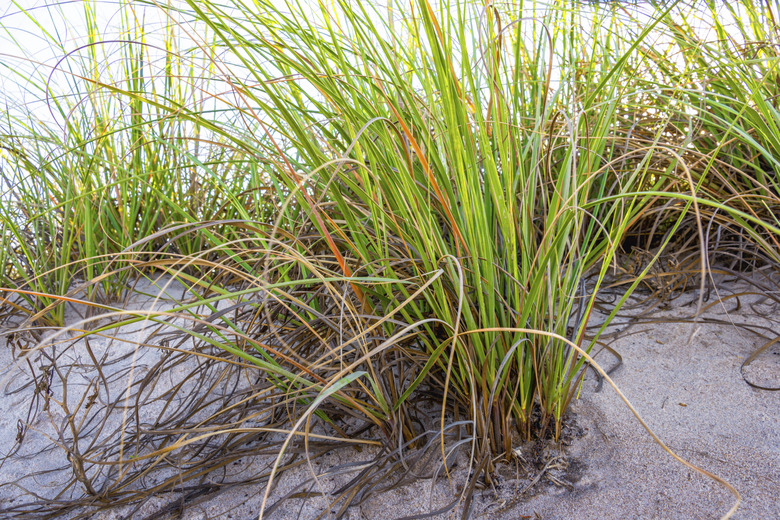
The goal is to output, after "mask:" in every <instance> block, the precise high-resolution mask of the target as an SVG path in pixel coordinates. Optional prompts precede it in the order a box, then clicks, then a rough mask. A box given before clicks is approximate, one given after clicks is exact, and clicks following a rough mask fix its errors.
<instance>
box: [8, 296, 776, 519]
mask: <svg viewBox="0 0 780 520" xmlns="http://www.w3.org/2000/svg"><path fill="white" fill-rule="evenodd" d="M738 290H742V289H739V288H738V287H737V286H733V287H731V290H730V291H723V290H721V295H722V296H723V295H725V294H728V293H729V292H735V291H738ZM692 298H693V296H686V297H685V298H681V299H680V300H676V301H675V302H674V304H673V305H674V307H673V308H672V309H671V310H668V311H656V312H654V313H653V315H652V318H654V319H665V318H675V317H681V316H687V315H690V314H691V313H692V312H693V310H694V308H695V305H690V302H691V300H692ZM686 302H687V303H688V304H686ZM739 303H740V305H741V308H740V309H738V310H737V309H735V307H736V300H735V299H730V300H727V301H726V302H725V303H724V304H723V306H720V305H716V306H713V307H711V308H710V309H709V310H708V311H707V312H706V314H705V315H704V316H703V317H702V323H700V324H699V325H698V327H699V331H698V333H697V334H696V335H695V336H694V337H693V339H692V341H691V342H690V344H688V343H687V340H688V338H689V336H690V333H691V330H692V327H694V325H692V324H690V323H673V322H663V323H645V324H641V323H640V324H636V325H632V326H631V327H629V328H628V329H625V330H621V332H620V333H619V334H616V336H615V339H614V341H613V342H612V343H611V346H612V348H614V349H615V350H616V351H618V352H619V353H620V355H621V356H622V357H623V365H622V366H621V367H620V368H619V369H618V370H617V371H616V372H614V374H613V376H614V381H615V382H616V383H617V385H619V387H620V389H621V390H622V391H623V392H624V394H625V395H626V396H627V397H628V398H629V400H630V401H631V402H632V403H633V405H634V406H635V407H636V409H637V410H638V411H639V413H640V414H641V415H642V417H643V418H644V419H645V420H646V421H647V423H648V424H649V425H650V427H651V428H653V430H654V431H655V432H656V433H657V434H658V435H659V436H660V437H661V439H662V440H664V441H665V442H666V443H667V444H668V445H669V446H670V447H671V448H672V449H673V450H675V451H676V452H677V453H678V454H679V455H680V456H682V457H683V458H685V459H687V460H689V461H690V462H692V463H694V464H696V465H698V466H700V467H702V468H704V469H706V470H707V471H710V472H713V473H715V474H717V475H718V476H720V477H722V478H724V479H725V480H727V481H728V482H730V483H731V484H732V485H733V486H735V487H736V488H737V490H738V491H739V492H740V493H741V494H742V498H743V501H742V504H741V506H740V509H739V511H738V513H737V514H736V515H735V517H734V518H740V519H745V520H747V519H774V518H780V500H779V498H780V392H769V391H763V390H757V389H754V388H751V387H750V386H749V385H747V384H746V383H745V382H744V381H743V379H742V376H741V374H740V366H741V364H742V363H743V361H744V360H745V359H746V358H747V356H749V355H750V354H751V352H753V351H754V350H755V349H756V348H758V347H759V346H761V345H762V344H763V343H764V342H765V341H766V339H764V338H762V337H760V336H758V335H756V334H753V333H750V332H748V331H746V330H744V328H741V327H738V326H735V325H732V324H730V323H729V320H731V321H733V322H734V323H735V324H748V325H753V326H758V327H764V329H756V330H757V331H758V332H760V333H762V334H764V335H765V336H767V337H771V338H774V337H775V336H777V335H778V334H780V328H779V327H778V325H777V323H775V322H774V321H770V320H768V319H765V318H762V317H761V315H762V314H765V315H766V316H769V317H772V318H774V317H775V316H780V314H779V313H777V312H776V311H777V309H776V308H775V307H774V306H773V305H770V304H768V303H766V302H761V300H760V297H759V296H755V295H748V296H743V297H741V298H740V301H739ZM138 305H143V304H138ZM724 307H725V309H724ZM726 310H728V311H729V312H728V313H727V312H726ZM73 318H74V316H71V319H73ZM716 322H718V323H716ZM613 329H614V328H613ZM123 333H124V334H135V335H136V336H137V335H138V333H137V332H132V331H123ZM607 341H612V340H611V339H610V340H607ZM122 345H123V344H121V343H116V342H111V341H109V340H107V339H106V340H94V341H93V344H92V346H93V348H94V349H96V350H101V351H109V352H111V356H120V354H123V353H127V352H125V351H126V350H127V349H132V347H129V346H127V345H126V344H125V345H124V346H122ZM69 355H73V356H76V357H78V356H79V355H83V352H80V351H79V350H78V349H75V350H73V352H72V353H71V354H69ZM139 355H140V356H141V357H139V358H136V360H135V363H136V366H137V367H141V366H142V365H144V364H149V363H153V362H154V360H155V356H158V355H159V354H158V353H155V351H154V350H150V351H149V352H139ZM597 360H601V362H602V363H604V364H605V365H606V366H610V365H611V363H612V361H613V358H612V357H611V356H610V355H609V354H608V353H607V352H602V353H601V354H599V355H598V357H597ZM128 363H131V358H127V359H126V360H125V361H123V362H121V363H116V364H115V365H112V366H113V370H121V369H126V368H127V367H128ZM0 366H2V367H4V368H3V370H2V372H0V373H1V374H3V377H6V376H8V375H9V374H12V375H11V379H10V386H8V387H7V388H10V389H13V388H18V387H19V385H20V384H21V383H23V378H24V377H29V370H26V369H25V367H24V366H23V365H22V366H21V368H18V367H17V366H16V365H14V362H13V359H12V357H11V352H10V349H9V348H7V347H5V348H4V347H3V346H1V345H0ZM745 374H746V376H748V377H750V378H751V380H752V381H754V382H756V383H760V384H765V385H767V386H780V345H775V346H773V347H771V348H769V349H768V350H767V351H766V352H764V354H762V355H761V356H760V357H759V358H757V359H756V360H755V361H754V362H753V364H752V365H751V366H750V367H748V369H747V370H746V371H745ZM89 377H90V376H89V374H77V375H74V376H73V378H72V379H69V381H73V384H74V385H75V384H77V383H78V382H79V381H80V382H81V384H83V383H84V381H88V380H89ZM69 384H71V383H70V382H69ZM595 386H596V381H595V379H594V378H593V376H592V375H588V377H587V378H586V382H585V384H584V387H583V393H582V398H581V400H580V401H578V402H576V403H575V404H574V405H573V407H572V412H573V413H574V417H575V424H574V425H573V426H572V427H571V428H570V429H571V430H572V431H574V432H575V433H576V432H577V431H578V430H579V431H581V432H582V433H583V435H581V436H575V437H574V438H573V439H572V442H571V446H569V447H568V448H566V464H567V465H568V469H565V468H563V467H560V468H558V469H556V470H555V471H551V472H550V473H549V475H550V476H552V477H553V478H555V479H558V480H559V481H561V482H564V483H570V484H569V485H568V486H559V485H553V484H552V483H550V482H548V475H543V476H542V478H541V479H540V482H539V483H538V484H537V485H536V486H534V487H532V488H531V489H530V490H529V491H528V492H527V493H526V494H524V495H522V496H521V495H518V494H517V493H516V492H517V490H518V489H522V488H524V487H526V485H527V484H528V483H529V482H530V481H531V480H533V478H534V477H535V476H536V474H538V473H534V472H533V471H532V472H531V473H530V474H526V472H524V471H523V470H522V469H518V468H519V466H515V465H504V466H501V467H500V468H499V471H498V474H499V478H498V479H497V480H498V484H497V487H496V488H486V489H482V490H478V491H477V492H476V493H475V503H474V509H473V517H474V518H479V517H482V518H499V519H516V518H536V517H535V515H539V516H538V517H539V518H544V519H569V518H571V519H575V518H576V519H590V518H592V519H629V518H637V519H640V518H641V519H650V518H658V519H677V518H679V519H694V518H718V517H720V516H721V515H722V514H724V513H725V512H726V511H728V509H729V508H730V507H731V505H732V503H733V498H732V497H731V495H730V494H729V493H728V492H727V491H726V490H725V489H724V488H723V487H721V486H720V485H718V484H716V483H715V482H713V481H711V480H709V479H707V478H705V477H702V476H701V475H698V474H696V473H694V472H693V471H691V470H689V469H687V468H685V467H683V466H682V465H681V464H679V463H677V462H676V461H674V460H673V459H672V458H671V457H670V456H668V455H667V454H666V453H664V452H663V451H662V450H661V449H660V448H659V447H658V446H657V445H656V444H655V443H654V442H653V441H652V439H651V438H650V436H649V435H648V434H647V433H646V432H645V431H644V430H643V429H642V427H641V426H640V424H639V423H638V421H637V420H636V419H635V418H634V417H633V416H632V415H631V412H630V411H629V410H628V408H627V407H626V406H625V405H624V404H623V402H622V401H621V400H620V399H619V398H618V396H617V394H616V393H615V392H614V391H613V390H612V389H611V388H610V387H609V386H608V385H606V384H605V385H604V387H603V388H602V389H601V391H600V392H595V391H594V389H595ZM5 390H6V388H5V387H4V388H0V391H5ZM60 390H61V389H60ZM60 390H58V389H56V388H55V389H54V391H55V394H56V392H57V391H60ZM120 391H121V390H120V389H117V393H119V392H120ZM29 399H30V392H29V391H27V392H21V393H17V394H8V393H4V394H0V446H2V453H3V454H5V453H8V451H9V450H10V449H11V448H12V447H13V446H14V445H15V439H16V436H17V424H18V421H19V420H21V421H26V420H27V409H28V405H29ZM55 412H56V411H55ZM58 420H59V421H61V420H62V417H61V416H58V415H57V413H52V415H50V416H49V415H47V414H39V416H38V417H37V418H36V419H34V420H33V421H32V422H31V423H32V424H31V426H32V429H30V430H29V431H28V432H27V433H26V435H25V439H24V442H23V443H22V447H21V449H20V450H19V452H18V453H17V456H16V457H14V458H12V459H9V460H8V461H6V463H5V464H4V465H3V466H2V467H1V468H0V484H7V483H9V482H13V481H14V480H16V479H18V478H20V477H24V476H25V475H28V476H29V475H31V474H32V473H34V472H36V471H42V470H51V469H54V468H58V467H62V468H64V469H63V472H64V473H61V474H58V473H56V472H55V473H50V474H47V475H46V476H43V477H40V478H33V479H28V480H27V483H28V485H32V486H37V487H38V491H39V492H41V493H42V494H44V495H46V496H53V494H52V493H54V492H55V489H56V483H57V482H58V481H60V479H61V478H62V477H63V476H64V475H66V474H67V470H68V468H69V463H68V462H67V459H66V458H65V456H64V454H63V453H62V450H59V449H57V448H55V449H53V450H52V451H50V452H48V453H46V454H45V455H43V456H36V457H33V458H28V459H25V458H20V456H22V455H25V454H28V455H30V454H35V453H37V452H39V451H40V450H41V449H42V448H44V447H45V446H47V445H50V444H51V441H50V440H49V439H48V438H47V435H49V436H50V435H52V433H53V431H54V430H53V429H52V422H54V423H56V422H57V421H58ZM373 455H374V453H372V452H371V450H364V451H363V452H362V453H357V452H356V451H355V450H339V451H335V452H333V453H331V454H329V455H327V456H325V457H323V458H320V459H318V460H317V461H315V465H314V467H315V469H316V470H317V471H319V472H325V471H327V470H328V468H330V467H333V466H338V465H340V464H346V463H350V462H356V461H361V460H363V461H365V460H369V459H371V457H372V456H373ZM268 463H269V458H268V457H265V458H263V457H257V458H256V460H242V461H241V462H240V464H237V468H236V471H249V470H251V469H253V468H258V467H265V466H267V465H268ZM453 476H454V478H453V484H452V485H453V486H455V487H457V486H458V485H460V484H462V482H463V481H464V479H465V476H466V467H465V464H461V465H460V466H458V467H457V468H456V469H455V471H454V474H453ZM308 477H309V470H308V469H307V468H300V469H298V470H295V471H292V472H290V473H289V474H288V475H286V476H285V477H284V478H282V479H281V481H280V483H279V487H278V488H277V489H276V490H275V493H274V496H281V494H283V493H285V492H286V491H287V490H291V489H293V488H295V486H296V485H298V484H299V483H301V482H303V481H305V480H306V479H307V478H308ZM347 480H348V477H346V476H337V477H327V476H323V477H322V478H321V479H320V481H321V485H322V486H323V489H324V490H326V491H328V490H332V489H334V487H333V486H335V485H337V484H343V483H345V482H346V481H347ZM30 483H32V484H30ZM52 486H55V487H52ZM452 489H453V488H452V487H451V485H450V484H448V483H447V481H446V480H445V479H439V480H437V481H436V482H431V481H419V482H416V483H414V484H412V485H408V486H405V487H402V488H399V489H395V490H392V491H389V492H386V493H382V494H375V495H374V496H371V497H370V499H368V500H366V501H365V502H364V503H363V504H361V505H360V506H358V507H354V508H351V509H350V510H348V511H347V513H346V516H345V518H350V519H358V518H367V519H373V518H398V517H403V516H408V515H414V514H420V513H424V512H426V511H429V510H430V508H431V507H433V508H434V509H436V508H437V507H441V506H442V505H444V504H446V503H447V502H448V501H449V500H450V499H451V497H452ZM77 491H80V490H77ZM263 491H264V489H263V486H261V485H252V486H245V487H236V488H234V489H230V490H227V491H225V492H222V493H220V494H219V495H217V496H214V497H211V498H210V499H209V497H205V499H204V498H199V499H198V500H195V501H192V502H189V503H186V504H184V510H183V518H185V519H188V520H195V519H198V520H200V519H207V518H208V519H212V518H213V519H216V518H234V519H241V520H249V519H251V518H256V517H257V514H258V511H259V503H260V499H261V497H262V494H263ZM173 498H175V497H170V496H160V497H157V498H155V499H153V500H150V501H149V502H147V503H146V504H144V505H143V507H142V508H141V509H140V510H138V511H135V512H134V513H132V514H131V513H130V512H129V510H127V509H124V510H117V511H108V512H105V511H104V512H100V513H97V514H95V515H94V516H93V518H98V519H105V520H108V519H119V518H124V517H125V516H123V515H131V516H132V517H133V518H144V517H145V516H146V515H151V514H153V513H154V512H155V511H156V510H158V509H159V508H160V507H161V506H162V505H164V504H166V503H169V501H170V500H171V499H173ZM11 500H14V501H22V500H24V497H23V496H20V492H19V491H18V489H16V488H14V487H12V486H8V485H3V486H2V487H0V504H6V505H7V504H11V503H12V502H10V501H11ZM325 504H326V502H325V500H324V499H323V498H309V499H307V500H290V501H289V502H287V503H285V504H284V505H283V506H282V507H280V508H278V509H277V510H275V511H274V512H273V514H271V515H270V516H269V518H280V519H282V518H284V519H286V518H298V517H300V518H313V517H316V516H317V515H318V514H320V513H321V512H322V511H323V508H324V507H325ZM2 507H3V506H2V505H0V508H2ZM460 512H461V510H460V508H457V509H455V510H454V511H453V512H450V513H448V514H444V515H440V516H439V517H440V518H451V517H459V516H460ZM0 516H1V515H0ZM158 517H160V518H167V517H168V516H161V515H158ZM324 518H327V515H325V516H324Z"/></svg>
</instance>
